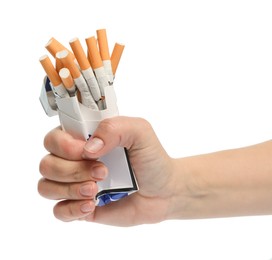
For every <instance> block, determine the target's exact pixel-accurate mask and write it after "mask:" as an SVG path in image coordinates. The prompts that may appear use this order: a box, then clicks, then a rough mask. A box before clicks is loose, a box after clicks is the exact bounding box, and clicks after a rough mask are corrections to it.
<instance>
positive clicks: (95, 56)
mask: <svg viewBox="0 0 272 260" xmlns="http://www.w3.org/2000/svg"><path fill="white" fill-rule="evenodd" d="M86 43H87V47H88V55H89V60H90V61H91V66H92V68H93V70H94V72H95V76H96V79H97V82H98V85H99V88H100V91H101V96H102V97H103V96H105V93H104V92H105V91H104V88H105V87H107V86H109V82H108V77H107V75H106V72H105V69H104V67H103V62H102V59H101V57H100V53H99V50H98V48H97V44H96V39H95V37H94V36H92V37H90V38H87V39H86Z"/></svg>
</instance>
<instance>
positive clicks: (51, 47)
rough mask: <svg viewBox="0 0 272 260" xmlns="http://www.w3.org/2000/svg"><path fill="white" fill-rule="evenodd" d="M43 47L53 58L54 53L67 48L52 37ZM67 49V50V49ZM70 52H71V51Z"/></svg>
mask: <svg viewBox="0 0 272 260" xmlns="http://www.w3.org/2000/svg"><path fill="white" fill-rule="evenodd" d="M45 48H46V49H47V50H48V51H49V52H50V54H51V55H52V56H53V57H54V58H55V57H56V53H57V52H59V51H62V50H68V49H67V48H66V47H65V46H64V45H62V44H61V43H60V42H59V41H57V40H56V39H55V38H54V37H52V38H51V39H50V40H49V41H48V42H47V43H46V45H45ZM68 51H69V50H68ZM71 54H72V52H71Z"/></svg>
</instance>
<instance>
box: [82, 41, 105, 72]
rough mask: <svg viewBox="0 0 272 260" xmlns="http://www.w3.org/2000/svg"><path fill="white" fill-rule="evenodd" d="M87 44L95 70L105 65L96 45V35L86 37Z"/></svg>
mask: <svg viewBox="0 0 272 260" xmlns="http://www.w3.org/2000/svg"><path fill="white" fill-rule="evenodd" d="M86 44H87V47H88V55H89V60H90V63H91V66H92V68H93V69H94V70H95V69H97V68H101V67H102V66H103V62H102V59H101V56H100V53H99V50H98V48H97V45H96V39H95V37H94V36H92V37H89V38H87V39H86Z"/></svg>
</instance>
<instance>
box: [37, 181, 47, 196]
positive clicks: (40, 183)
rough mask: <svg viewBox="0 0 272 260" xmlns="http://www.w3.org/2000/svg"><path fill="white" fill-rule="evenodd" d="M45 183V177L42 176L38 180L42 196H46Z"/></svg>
mask: <svg viewBox="0 0 272 260" xmlns="http://www.w3.org/2000/svg"><path fill="white" fill-rule="evenodd" d="M44 183H45V179H44V178H42V179H40V180H39V182H38V185H37V190H38V193H39V194H40V195H41V196H42V197H45V195H46V194H45V189H44Z"/></svg>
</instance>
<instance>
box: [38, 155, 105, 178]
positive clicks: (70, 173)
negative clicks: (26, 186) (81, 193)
mask: <svg viewBox="0 0 272 260" xmlns="http://www.w3.org/2000/svg"><path fill="white" fill-rule="evenodd" d="M40 173H41V174H42V175H43V177H45V178H46V179H48V180H53V181H57V182H83V181H88V180H93V181H99V180H102V179H104V178H106V176H107V174H108V170H107V168H106V167H105V166H104V165H103V164H102V163H101V162H99V161H95V160H82V161H69V160H65V159H62V158H59V157H57V156H54V155H52V154H48V155H46V156H45V157H44V158H43V159H42V160H41V162H40Z"/></svg>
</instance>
